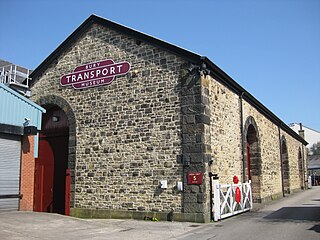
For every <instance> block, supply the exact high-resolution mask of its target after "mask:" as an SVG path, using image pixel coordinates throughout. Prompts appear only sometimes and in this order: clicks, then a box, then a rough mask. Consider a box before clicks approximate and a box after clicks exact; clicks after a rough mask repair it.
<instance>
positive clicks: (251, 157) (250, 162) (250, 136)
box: [244, 116, 261, 202]
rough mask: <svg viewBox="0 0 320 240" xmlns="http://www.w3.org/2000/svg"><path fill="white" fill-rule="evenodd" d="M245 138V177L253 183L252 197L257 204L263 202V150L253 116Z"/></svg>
mask: <svg viewBox="0 0 320 240" xmlns="http://www.w3.org/2000/svg"><path fill="white" fill-rule="evenodd" d="M244 136H245V146H246V148H245V153H244V156H245V157H244V161H245V164H244V166H245V169H244V171H245V173H246V174H245V175H246V179H248V180H251V182H252V196H253V200H254V201H256V202H260V201H261V182H260V177H261V149H260V137H259V131H258V126H257V124H256V121H255V120H254V118H253V117H252V116H249V117H248V118H247V120H246V122H245V125H244Z"/></svg>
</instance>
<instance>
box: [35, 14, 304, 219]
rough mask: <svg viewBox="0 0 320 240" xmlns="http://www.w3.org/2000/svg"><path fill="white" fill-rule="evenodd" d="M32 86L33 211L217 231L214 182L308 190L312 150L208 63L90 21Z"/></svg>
mask: <svg viewBox="0 0 320 240" xmlns="http://www.w3.org/2000/svg"><path fill="white" fill-rule="evenodd" d="M31 78H32V81H31V90H32V93H33V95H32V100H33V101H35V102H36V103H37V104H39V105H41V106H42V107H43V108H45V109H46V114H44V116H43V124H42V130H41V133H40V141H39V158H38V159H37V161H36V168H38V169H42V171H41V173H39V172H40V171H39V172H37V173H36V176H35V179H36V180H35V186H36V187H35V188H34V189H35V190H34V191H35V193H34V194H35V201H34V206H33V207H34V209H35V210H36V211H49V212H50V211H51V212H59V213H63V214H69V213H70V214H71V215H73V216H78V217H104V218H131V217H132V218H138V219H143V216H146V215H153V216H157V217H159V218H160V219H165V218H166V216H167V214H168V213H169V212H170V211H172V210H173V216H174V220H177V221H178V220H180V221H197V222H208V221H210V215H211V212H212V211H213V210H212V207H211V204H210V202H211V197H212V193H211V190H210V173H212V174H218V176H219V177H220V181H221V182H226V183H230V182H231V181H232V178H233V176H235V175H236V176H238V177H239V178H240V179H241V180H242V181H247V180H248V179H251V180H252V184H253V198H254V200H255V201H267V200H270V199H274V198H277V197H281V196H283V195H284V194H289V193H291V192H293V191H296V190H299V189H301V188H303V187H304V178H305V172H306V166H305V152H306V151H305V145H306V144H307V143H306V142H305V140H304V139H303V138H302V137H300V136H299V135H298V134H296V133H295V132H294V131H293V130H291V129H290V128H289V127H288V126H287V125H286V124H284V123H283V122H282V121H281V120H280V119H279V118H278V117H277V116H275V115H274V114H273V113H272V112H270V111H269V110H268V109H267V108H266V107H265V106H263V105H262V104H261V103H260V102H259V101H258V100H257V99H255V98H254V97H253V96H252V95H251V94H250V93H248V92H247V91H246V90H245V89H243V88H242V87H241V86H240V85H239V84H238V83H236V82H235V81H234V80H233V79H232V78H230V77H229V76H228V75H227V74H226V73H225V72H223V71H222V70H221V69H220V68H218V67H217V66H216V65H215V64H214V63H212V62H211V61H210V60H209V59H208V58H206V57H202V56H199V55H197V54H194V53H192V52H189V51H187V50H184V49H181V48H179V47H177V46H174V45H171V44H169V43H167V42H164V41H161V40H159V39H156V38H154V37H151V36H148V35H145V34H143V33H140V32H137V31H135V30H132V29H130V28H127V27H124V26H122V25H119V24H117V23H114V22H111V21H108V20H106V19H103V18H100V17H97V16H95V15H92V16H90V17H89V18H88V19H87V20H86V21H85V22H84V23H83V24H82V25H81V26H79V27H78V28H77V29H76V30H75V31H74V32H73V33H72V34H71V35H70V36H69V37H68V38H67V39H66V40H65V41H64V42H63V43H62V44H61V45H60V46H59V47H58V48H57V49H56V50H55V51H54V52H53V53H52V54H50V55H49V56H48V57H47V58H46V59H45V60H44V61H43V62H42V63H41V64H40V65H39V66H38V67H37V68H36V69H35V70H34V71H33V72H32V74H31ZM48 159H49V160H48ZM39 174H40V175H39ZM192 174H194V175H192ZM190 176H196V178H197V182H195V183H193V182H191V183H190V182H188V177H190ZM37 179H38V180H37ZM41 179H47V181H45V182H43V181H42V182H41ZM41 184H42V185H41ZM39 186H42V187H39ZM41 189H42V190H41ZM69 211H70V212H69Z"/></svg>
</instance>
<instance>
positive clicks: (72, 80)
mask: <svg viewBox="0 0 320 240" xmlns="http://www.w3.org/2000/svg"><path fill="white" fill-rule="evenodd" d="M130 69H131V65H130V63H128V62H120V63H115V62H114V61H113V60H111V59H107V60H103V61H100V62H93V63H88V64H85V65H82V66H78V67H76V68H75V69H74V70H73V72H72V73H69V74H66V75H63V76H62V77H61V78H60V84H61V86H68V85H72V86H73V87H74V88H75V89H83V88H89V87H96V86H102V85H107V84H111V83H112V81H113V80H114V78H115V77H116V76H121V75H124V74H127V73H128V72H129V71H130Z"/></svg>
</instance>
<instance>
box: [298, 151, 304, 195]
mask: <svg viewBox="0 0 320 240" xmlns="http://www.w3.org/2000/svg"><path fill="white" fill-rule="evenodd" d="M298 170H299V179H300V188H301V189H304V179H303V161H302V153H301V148H299V152H298Z"/></svg>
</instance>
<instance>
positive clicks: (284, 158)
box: [281, 136, 290, 195]
mask: <svg viewBox="0 0 320 240" xmlns="http://www.w3.org/2000/svg"><path fill="white" fill-rule="evenodd" d="M281 162H282V164H281V170H282V183H283V194H284V195H285V194H290V169H289V157H288V148H287V143H286V139H285V138H284V136H283V137H282V140H281Z"/></svg>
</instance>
